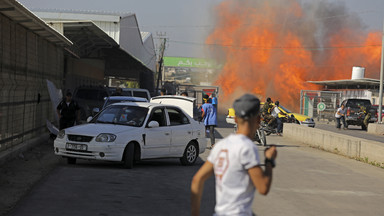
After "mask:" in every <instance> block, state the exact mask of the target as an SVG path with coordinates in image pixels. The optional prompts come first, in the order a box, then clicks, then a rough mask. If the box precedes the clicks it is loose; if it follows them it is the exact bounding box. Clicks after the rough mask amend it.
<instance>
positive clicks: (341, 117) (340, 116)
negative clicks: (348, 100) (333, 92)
mask: <svg viewBox="0 0 384 216" xmlns="http://www.w3.org/2000/svg"><path fill="white" fill-rule="evenodd" d="M335 117H336V121H337V125H336V127H337V128H338V129H339V130H340V129H341V123H340V121H342V122H343V127H344V130H347V129H348V126H347V124H346V123H345V107H344V104H341V106H340V107H339V108H338V109H337V111H336V114H335Z"/></svg>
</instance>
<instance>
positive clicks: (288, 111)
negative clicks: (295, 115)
mask: <svg viewBox="0 0 384 216" xmlns="http://www.w3.org/2000/svg"><path fill="white" fill-rule="evenodd" d="M279 107H280V108H281V109H282V110H284V112H286V113H292V112H291V111H290V110H289V109H287V108H285V107H283V106H279Z"/></svg>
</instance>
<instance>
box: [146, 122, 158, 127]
mask: <svg viewBox="0 0 384 216" xmlns="http://www.w3.org/2000/svg"><path fill="white" fill-rule="evenodd" d="M148 127H149V128H157V127H160V125H159V122H157V121H150V122H149V123H148Z"/></svg>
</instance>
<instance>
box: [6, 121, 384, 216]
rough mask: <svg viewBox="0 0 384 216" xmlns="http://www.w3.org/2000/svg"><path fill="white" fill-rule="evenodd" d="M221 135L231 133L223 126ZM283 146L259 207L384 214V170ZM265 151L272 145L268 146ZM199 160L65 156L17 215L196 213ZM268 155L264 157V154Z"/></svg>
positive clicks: (210, 201) (210, 189)
mask: <svg viewBox="0 0 384 216" xmlns="http://www.w3.org/2000/svg"><path fill="white" fill-rule="evenodd" d="M221 126H222V127H220V128H217V132H218V133H217V137H225V136H227V135H228V134H229V133H231V132H232V131H233V130H232V126H230V125H226V124H223V123H222V124H221ZM267 142H268V143H269V144H276V145H277V146H278V159H277V167H276V168H275V169H274V180H273V184H272V189H271V191H270V193H269V194H268V195H267V196H262V195H260V194H258V193H256V194H255V200H254V203H253V210H254V212H255V213H256V214H257V215H258V216H262V215H292V216H293V215H295V216H300V215H303V216H308V215H352V216H353V215H356V216H357V215H383V212H384V205H383V204H382V203H383V202H384V181H383V179H384V170H383V169H381V168H377V167H374V166H371V165H369V164H364V163H362V162H358V161H355V160H352V159H349V158H345V157H342V156H339V155H334V154H332V153H328V152H323V151H321V150H317V149H313V148H310V147H307V146H303V145H299V144H296V143H294V142H293V141H292V140H288V139H286V138H284V137H277V136H274V135H270V136H268V137H267ZM259 149H260V155H263V151H264V147H262V146H260V147H259ZM208 154H209V150H207V151H206V152H205V153H204V154H202V155H200V157H201V158H200V159H199V160H198V162H197V163H196V165H195V166H191V167H184V166H181V165H180V163H179V161H178V160H177V159H164V160H151V161H146V162H143V163H141V164H139V165H137V166H135V167H134V169H133V170H125V169H122V168H121V166H120V165H118V164H115V163H105V162H90V161H81V160H79V163H78V164H76V165H67V164H66V163H65V162H66V161H65V160H62V161H60V163H59V164H58V166H57V167H56V168H55V169H54V170H53V171H52V172H51V173H50V174H49V175H47V176H46V177H45V178H44V179H43V180H41V181H40V182H39V183H38V184H37V185H36V186H35V187H33V188H32V190H31V191H30V193H29V194H28V195H27V196H26V197H25V198H24V199H23V200H22V201H21V202H19V203H18V205H17V206H16V208H14V209H13V211H12V212H11V213H10V214H9V215H13V216H21V215H22V216H24V215H28V216H29V215H39V216H44V215H58V216H60V215H75V216H76V215H82V216H83V215H100V216H107V215H108V216H112V215H189V212H190V207H189V205H190V190H189V188H190V181H191V179H192V176H193V175H194V173H195V172H196V171H197V169H198V168H199V167H200V166H201V165H202V163H203V161H204V160H205V159H206V157H207V155H208ZM261 158H263V157H261ZM214 197H215V195H214V179H213V178H210V179H209V180H208V181H207V183H206V185H205V189H204V195H203V200H202V210H201V215H212V213H213V208H214V203H215V201H214Z"/></svg>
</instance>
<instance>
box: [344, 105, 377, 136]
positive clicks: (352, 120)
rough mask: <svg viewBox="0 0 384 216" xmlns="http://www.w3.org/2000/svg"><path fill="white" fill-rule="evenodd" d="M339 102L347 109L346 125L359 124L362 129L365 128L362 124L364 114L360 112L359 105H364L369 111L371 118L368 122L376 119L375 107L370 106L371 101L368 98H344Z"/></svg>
mask: <svg viewBox="0 0 384 216" xmlns="http://www.w3.org/2000/svg"><path fill="white" fill-rule="evenodd" d="M341 104H344V106H345V108H346V109H347V112H346V117H345V121H346V122H347V125H357V126H361V128H362V129H363V130H366V129H367V128H366V127H365V125H364V117H365V115H364V114H362V112H361V110H360V107H361V106H364V107H365V108H366V109H367V111H368V112H370V113H371V120H370V121H369V123H373V122H375V121H377V118H376V109H375V108H373V107H372V104H371V101H370V100H368V99H357V98H356V99H346V100H344V101H343V102H342V103H341Z"/></svg>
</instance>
